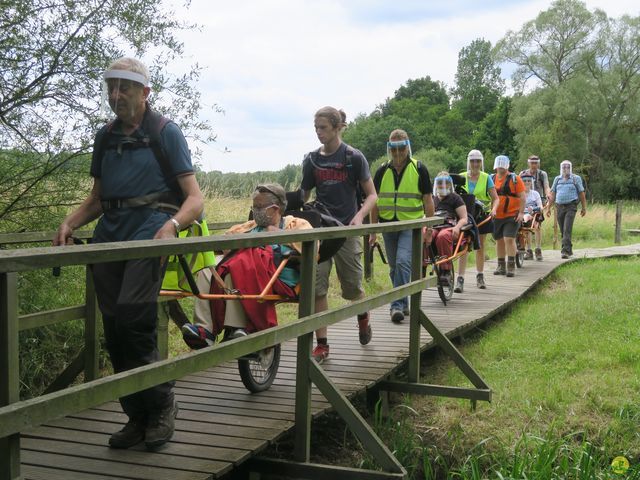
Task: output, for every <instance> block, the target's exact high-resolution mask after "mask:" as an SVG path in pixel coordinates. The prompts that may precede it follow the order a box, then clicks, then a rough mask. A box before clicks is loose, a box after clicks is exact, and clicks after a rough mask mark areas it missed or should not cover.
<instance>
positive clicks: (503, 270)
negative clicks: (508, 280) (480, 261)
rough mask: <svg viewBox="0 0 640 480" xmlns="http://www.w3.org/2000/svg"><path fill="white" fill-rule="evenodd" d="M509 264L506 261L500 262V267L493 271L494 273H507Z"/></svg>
mask: <svg viewBox="0 0 640 480" xmlns="http://www.w3.org/2000/svg"><path fill="white" fill-rule="evenodd" d="M506 273H507V266H506V265H505V264H504V263H499V264H498V268H496V269H495V270H494V271H493V274H494V275H506Z"/></svg>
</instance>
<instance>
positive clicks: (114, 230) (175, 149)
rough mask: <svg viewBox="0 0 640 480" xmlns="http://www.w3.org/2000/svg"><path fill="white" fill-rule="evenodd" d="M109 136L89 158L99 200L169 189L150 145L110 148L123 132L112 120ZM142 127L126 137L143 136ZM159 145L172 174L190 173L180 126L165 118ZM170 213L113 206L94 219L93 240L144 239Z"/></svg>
mask: <svg viewBox="0 0 640 480" xmlns="http://www.w3.org/2000/svg"><path fill="white" fill-rule="evenodd" d="M110 136H111V137H110V140H109V142H108V145H107V148H105V149H104V150H102V151H103V156H102V158H97V156H96V150H97V149H96V148H94V156H93V158H92V161H91V176H92V177H94V178H96V179H100V190H101V200H113V199H126V198H134V197H139V196H142V195H147V194H150V193H157V192H168V191H171V188H170V187H169V183H168V181H167V179H166V178H165V176H164V175H163V173H162V168H161V167H160V163H159V162H158V160H157V159H156V157H155V155H154V154H153V151H152V150H151V148H122V149H118V148H110V147H109V146H110V145H113V144H117V143H119V140H120V139H122V138H124V137H125V135H124V134H123V133H122V131H121V129H120V128H119V124H118V123H116V124H115V125H114V127H113V129H112V130H111V132H110ZM144 136H145V132H144V131H143V130H142V127H138V129H137V130H136V131H135V132H133V133H132V134H131V135H129V137H132V138H143V137H144ZM160 141H161V143H162V148H163V150H164V151H165V152H166V155H167V158H168V160H169V166H170V169H171V173H172V175H173V176H174V177H175V176H178V175H182V174H185V173H192V172H193V166H192V164H191V154H190V153H189V147H188V145H187V141H186V140H185V138H184V135H183V134H182V131H181V130H180V128H179V127H178V126H177V125H176V124H175V123H173V122H168V123H167V124H166V125H165V127H164V128H163V129H162V131H161V132H160ZM170 217H171V214H169V213H168V212H163V211H160V210H156V209H153V208H149V207H137V208H114V209H111V210H109V211H107V212H105V213H104V215H103V216H102V217H101V218H100V220H99V221H98V225H97V226H96V229H95V231H94V234H93V241H94V242H96V243H102V242H119V241H126V240H148V239H151V238H153V237H154V235H155V234H156V232H157V231H158V230H159V229H160V228H161V227H162V226H163V225H164V224H165V223H166V221H167V220H168V219H169V218H170Z"/></svg>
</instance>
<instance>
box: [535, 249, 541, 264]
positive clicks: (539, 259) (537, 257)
mask: <svg viewBox="0 0 640 480" xmlns="http://www.w3.org/2000/svg"><path fill="white" fill-rule="evenodd" d="M536 260H537V261H538V262H541V261H542V250H540V249H539V248H536Z"/></svg>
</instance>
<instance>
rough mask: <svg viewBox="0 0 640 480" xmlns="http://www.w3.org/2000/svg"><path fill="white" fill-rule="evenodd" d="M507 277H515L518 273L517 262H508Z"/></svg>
mask: <svg viewBox="0 0 640 480" xmlns="http://www.w3.org/2000/svg"><path fill="white" fill-rule="evenodd" d="M506 275H507V277H514V276H515V275H516V262H513V263H512V262H507V273H506Z"/></svg>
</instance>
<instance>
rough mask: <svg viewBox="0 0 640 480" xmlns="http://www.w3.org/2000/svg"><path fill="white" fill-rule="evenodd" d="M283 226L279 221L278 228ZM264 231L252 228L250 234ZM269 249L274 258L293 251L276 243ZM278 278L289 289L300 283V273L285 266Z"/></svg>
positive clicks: (282, 221)
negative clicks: (271, 250)
mask: <svg viewBox="0 0 640 480" xmlns="http://www.w3.org/2000/svg"><path fill="white" fill-rule="evenodd" d="M283 226H284V220H281V222H280V228H283ZM265 230H266V229H265V228H264V227H254V228H253V229H251V232H256V233H259V232H264V231H265ZM271 248H272V249H273V255H274V257H275V256H276V255H285V254H286V253H288V252H290V251H292V250H293V249H292V248H290V247H287V246H286V245H280V244H278V243H274V244H272V245H271ZM275 260H276V259H275V258H274V263H275ZM287 265H288V264H287ZM276 267H277V265H276ZM278 278H279V279H280V280H281V281H282V282H283V283H285V284H286V285H288V286H290V287H291V288H294V287H295V286H296V285H298V283H300V272H299V271H298V270H296V269H295V268H292V267H288V266H287V267H284V268H283V269H282V272H280V275H279V276H278Z"/></svg>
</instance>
